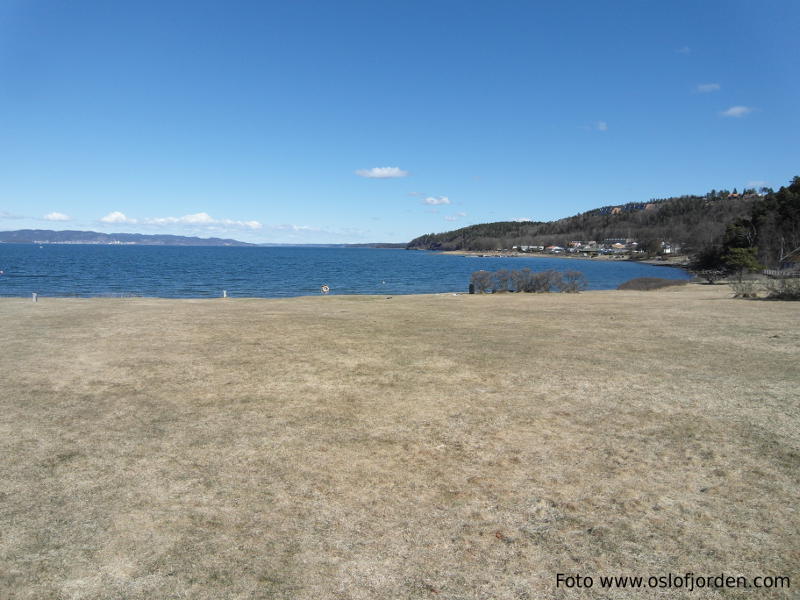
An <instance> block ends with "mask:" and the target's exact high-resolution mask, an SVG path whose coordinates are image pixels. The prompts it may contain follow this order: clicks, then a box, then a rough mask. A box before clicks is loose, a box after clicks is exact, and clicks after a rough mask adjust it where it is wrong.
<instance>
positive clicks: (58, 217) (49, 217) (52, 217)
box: [42, 212, 72, 221]
mask: <svg viewBox="0 0 800 600" xmlns="http://www.w3.org/2000/svg"><path fill="white" fill-rule="evenodd" d="M42 218H43V219H44V220H45V221H71V220H72V217H70V216H69V215H65V214H64V213H60V212H51V213H47V214H46V215H44V216H43V217H42Z"/></svg>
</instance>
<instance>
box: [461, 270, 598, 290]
mask: <svg viewBox="0 0 800 600" xmlns="http://www.w3.org/2000/svg"><path fill="white" fill-rule="evenodd" d="M470 285H471V286H474V289H475V291H476V292H478V293H479V294H485V293H487V292H492V293H501V292H511V291H515V292H533V293H542V292H550V291H553V290H557V291H559V292H567V293H577V292H580V291H582V290H585V289H586V288H587V287H588V285H589V282H588V281H587V280H586V276H585V275H584V274H583V273H581V272H580V271H567V272H565V273H560V272H558V271H553V270H548V271H538V272H534V271H531V270H530V269H529V268H527V267H526V268H524V269H520V270H519V271H516V270H515V271H509V270H508V269H500V270H499V271H475V272H474V273H473V274H472V278H471V279H470Z"/></svg>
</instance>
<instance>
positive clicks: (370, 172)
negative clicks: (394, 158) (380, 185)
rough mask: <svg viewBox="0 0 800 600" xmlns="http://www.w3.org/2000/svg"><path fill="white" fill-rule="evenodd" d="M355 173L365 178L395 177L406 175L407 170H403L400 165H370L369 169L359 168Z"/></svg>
mask: <svg viewBox="0 0 800 600" xmlns="http://www.w3.org/2000/svg"><path fill="white" fill-rule="evenodd" d="M356 175H358V176H359V177H366V178H367V179H396V178H398V177H407V176H408V171H404V170H403V169H401V168H400V167H372V168H371V169H359V170H358V171H356Z"/></svg>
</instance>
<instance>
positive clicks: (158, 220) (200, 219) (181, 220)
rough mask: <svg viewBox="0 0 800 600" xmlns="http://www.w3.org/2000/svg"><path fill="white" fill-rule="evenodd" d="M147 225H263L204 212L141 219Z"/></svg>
mask: <svg viewBox="0 0 800 600" xmlns="http://www.w3.org/2000/svg"><path fill="white" fill-rule="evenodd" d="M142 222H143V223H146V224H147V225H173V224H181V225H196V226H200V227H212V228H220V227H221V228H232V229H261V228H262V227H263V225H261V223H259V222H258V221H235V220H233V219H215V218H214V217H212V216H211V215H209V214H208V213H205V212H199V213H194V214H191V215H183V216H182V217H155V218H149V219H144V220H143V221H142Z"/></svg>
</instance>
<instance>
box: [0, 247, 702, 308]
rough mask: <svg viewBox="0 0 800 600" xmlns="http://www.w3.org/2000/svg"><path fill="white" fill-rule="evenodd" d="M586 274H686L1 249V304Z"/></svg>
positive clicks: (470, 260)
mask: <svg viewBox="0 0 800 600" xmlns="http://www.w3.org/2000/svg"><path fill="white" fill-rule="evenodd" d="M524 267H529V268H530V269H531V270H533V271H543V270H546V269H554V270H558V271H567V270H577V271H582V272H583V273H584V275H586V278H587V279H588V281H589V289H594V290H603V289H614V288H616V287H617V286H618V285H619V284H620V283H622V282H624V281H627V280H629V279H633V278H634V277H665V278H670V279H687V278H689V275H688V274H687V273H686V272H684V271H683V270H681V269H675V268H669V267H656V266H651V265H643V264H638V263H632V262H616V261H593V260H564V259H558V258H547V257H513V258H479V257H465V256H456V255H446V254H438V253H434V252H421V251H409V250H394V249H374V248H313V247H284V246H282V247H187V246H121V245H120V246H105V245H60V244H50V245H43V246H38V245H33V244H0V270H2V271H3V272H4V273H3V274H2V275H0V296H29V295H30V294H31V293H34V292H35V293H38V294H39V295H41V296H116V295H134V296H153V297H162V298H209V297H219V296H220V295H221V294H222V290H227V292H228V295H229V296H233V297H265V298H274V297H286V296H305V295H315V294H319V293H320V286H322V285H323V284H326V285H328V286H330V288H331V294H429V293H437V292H464V291H466V290H467V287H468V285H469V279H470V275H471V274H472V272H473V271H477V270H479V269H485V270H490V271H494V270H497V269H501V268H505V269H521V268H524Z"/></svg>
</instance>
